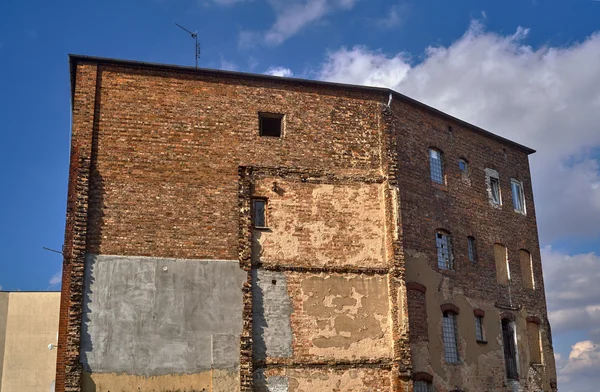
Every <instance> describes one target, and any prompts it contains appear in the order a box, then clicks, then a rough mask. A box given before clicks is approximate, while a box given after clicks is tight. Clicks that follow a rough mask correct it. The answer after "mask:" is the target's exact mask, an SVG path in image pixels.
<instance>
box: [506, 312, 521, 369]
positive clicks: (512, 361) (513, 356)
mask: <svg viewBox="0 0 600 392" xmlns="http://www.w3.org/2000/svg"><path fill="white" fill-rule="evenodd" d="M502 343H503V345H504V364H505V367H506V378H508V379H509V380H517V379H518V378H519V373H518V372H517V349H516V347H515V330H514V326H513V324H512V323H511V322H510V320H507V319H503V320H502Z"/></svg>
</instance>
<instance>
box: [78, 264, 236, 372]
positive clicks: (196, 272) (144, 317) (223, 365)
mask: <svg viewBox="0 0 600 392" xmlns="http://www.w3.org/2000/svg"><path fill="white" fill-rule="evenodd" d="M245 279H246V273H245V272H244V271H243V270H241V269H240V268H239V264H238V261H237V260H182V259H164V258H152V257H135V256H108V255H88V256H87V258H86V267H85V280H84V298H83V305H84V306H83V320H82V332H81V362H82V364H83V366H84V369H85V370H86V371H88V372H97V373H113V372H114V373H126V374H134V375H144V376H156V375H164V374H172V373H199V372H202V371H205V370H209V369H211V368H215V369H236V368H237V367H238V366H239V336H240V334H241V331H242V318H241V316H242V290H241V289H242V285H243V283H244V281H245Z"/></svg>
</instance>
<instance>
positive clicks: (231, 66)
mask: <svg viewBox="0 0 600 392" xmlns="http://www.w3.org/2000/svg"><path fill="white" fill-rule="evenodd" d="M219 69H224V70H227V71H237V70H239V67H238V66H237V64H236V63H234V62H233V61H228V60H226V59H225V58H224V57H223V56H221V65H220V66H219Z"/></svg>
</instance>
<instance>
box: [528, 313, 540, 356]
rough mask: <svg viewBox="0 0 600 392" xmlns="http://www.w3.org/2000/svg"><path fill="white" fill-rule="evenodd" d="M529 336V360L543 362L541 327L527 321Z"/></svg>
mask: <svg viewBox="0 0 600 392" xmlns="http://www.w3.org/2000/svg"><path fill="white" fill-rule="evenodd" d="M527 335H528V336H527V338H528V340H529V362H531V363H538V364H541V363H542V350H541V339H540V327H539V325H537V324H535V323H529V322H528V323H527Z"/></svg>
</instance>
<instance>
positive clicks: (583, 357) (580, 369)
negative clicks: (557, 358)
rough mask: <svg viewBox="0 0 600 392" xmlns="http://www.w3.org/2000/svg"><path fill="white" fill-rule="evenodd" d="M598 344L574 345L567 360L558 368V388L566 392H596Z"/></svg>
mask: <svg viewBox="0 0 600 392" xmlns="http://www.w3.org/2000/svg"><path fill="white" fill-rule="evenodd" d="M598 369H600V344H597V343H595V342H593V341H591V340H584V341H581V342H577V343H575V344H574V345H573V346H572V347H571V352H570V353H569V358H568V359H567V360H563V361H561V363H560V365H559V366H558V369H557V371H558V377H559V387H560V390H561V391H568V392H571V391H572V392H575V391H576V392H596V391H597V390H598V383H599V382H600V373H599V372H598Z"/></svg>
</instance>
